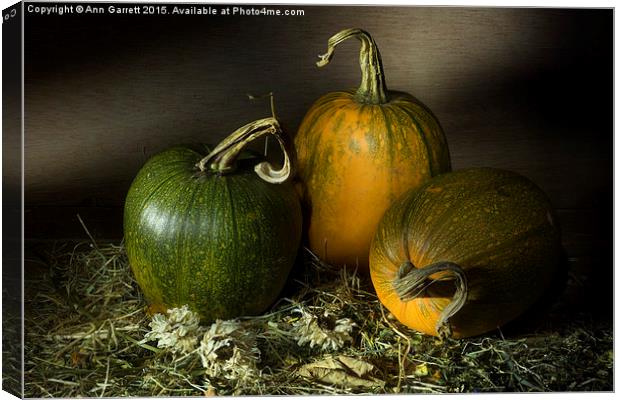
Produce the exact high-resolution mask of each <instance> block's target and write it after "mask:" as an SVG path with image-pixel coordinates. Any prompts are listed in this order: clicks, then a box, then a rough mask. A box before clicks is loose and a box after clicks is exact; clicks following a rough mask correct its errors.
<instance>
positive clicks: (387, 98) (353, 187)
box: [295, 29, 450, 271]
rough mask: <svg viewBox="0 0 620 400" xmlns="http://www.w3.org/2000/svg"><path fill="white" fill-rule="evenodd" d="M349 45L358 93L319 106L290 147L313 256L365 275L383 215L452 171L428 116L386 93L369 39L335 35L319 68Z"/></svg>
mask: <svg viewBox="0 0 620 400" xmlns="http://www.w3.org/2000/svg"><path fill="white" fill-rule="evenodd" d="M351 37H356V38H358V39H359V40H360V41H361V44H362V46H361V50H360V66H361V70H362V83H361V85H360V87H359V88H358V89H357V90H348V91H339V92H333V93H328V94H326V95H324V96H323V97H321V98H319V99H318V100H317V101H316V102H315V103H314V104H313V105H312V107H311V108H310V110H309V111H308V112H307V114H306V116H305V117H304V119H303V121H302V123H301V125H300V128H299V131H298V132H297V136H296V137H295V147H296V150H297V156H298V162H299V177H300V178H301V181H302V189H301V190H302V192H303V193H302V198H303V202H304V205H305V207H306V210H307V213H306V217H307V221H306V222H307V230H308V232H307V235H308V245H309V247H310V249H311V250H312V251H313V252H314V253H315V254H317V255H318V256H319V257H320V258H321V259H323V260H324V261H326V262H329V263H331V264H334V265H340V266H341V265H348V266H351V267H359V268H360V269H361V270H365V271H367V270H368V250H369V248H370V241H371V239H372V236H373V234H374V232H375V229H376V227H377V224H378V222H379V219H380V218H381V216H382V215H383V213H384V212H385V210H386V209H387V208H388V207H389V206H390V204H392V202H393V201H395V200H396V199H397V198H398V197H399V196H400V195H401V194H403V193H404V192H405V191H407V190H409V189H411V188H415V187H418V186H419V185H420V184H422V183H424V182H426V181H427V180H428V179H430V178H431V177H432V176H434V175H437V174H440V173H442V172H446V171H449V170H450V156H449V152H448V146H447V144H446V139H445V136H444V133H443V131H442V129H441V126H440V125H439V122H438V121H437V119H436V118H435V117H434V116H433V114H432V113H431V111H430V110H429V109H428V108H427V107H426V106H424V105H423V104H422V103H421V102H420V101H418V100H417V99H415V98H414V97H413V96H411V95H410V94H407V93H403V92H396V91H388V90H387V88H386V86H385V79H384V75H383V66H382V64H381V56H380V54H379V49H378V48H377V46H376V44H375V42H374V40H373V39H372V38H371V36H370V35H369V34H368V33H367V32H365V31H363V30H361V29H347V30H344V31H342V32H340V33H338V34H336V35H334V36H333V37H332V38H330V39H329V42H328V52H327V54H325V55H323V56H321V61H319V62H318V63H317V65H319V66H323V65H326V64H327V63H328V62H329V60H330V58H331V57H332V55H333V52H334V48H335V47H336V46H337V45H338V44H339V43H340V42H342V41H344V40H346V39H349V38H351Z"/></svg>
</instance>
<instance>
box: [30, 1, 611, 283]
mask: <svg viewBox="0 0 620 400" xmlns="http://www.w3.org/2000/svg"><path fill="white" fill-rule="evenodd" d="M216 7H222V6H216ZM273 8H276V7H275V6H274V7H273ZM277 8H281V9H284V8H295V9H304V12H305V15H304V16H303V17H264V16H260V17H230V16H229V17H227V16H193V17H188V16H159V17H158V16H110V15H105V16H95V15H88V16H87V15H81V16H77V15H63V16H62V17H58V16H47V17H42V16H41V17H40V16H34V15H28V14H27V15H26V20H25V33H26V37H25V45H26V49H25V63H26V64H25V95H26V96H25V112H26V114H25V124H26V125H25V146H26V147H25V154H26V158H25V183H26V186H25V199H26V204H27V206H28V207H27V210H26V237H30V238H38V239H54V238H59V237H63V236H72V235H78V236H79V235H82V234H83V233H82V228H81V226H80V224H79V223H78V221H77V219H76V218H75V214H76V213H77V212H80V213H81V215H82V216H83V217H84V219H85V220H86V221H85V222H86V223H87V225H89V227H90V228H91V230H93V231H94V232H96V233H97V234H98V235H99V236H100V237H112V238H119V237H120V236H121V235H122V232H121V222H122V219H121V215H122V213H121V211H120V210H121V209H120V207H121V206H122V204H123V200H124V195H125V193H126V191H127V188H128V186H129V184H130V182H131V180H132V178H133V177H134V176H135V174H136V172H137V171H138V169H139V168H140V166H141V165H142V164H143V163H144V161H145V160H146V159H147V158H148V157H149V156H150V155H152V154H154V153H155V152H157V151H160V150H162V149H164V148H166V147H168V146H171V145H173V144H177V143H183V142H196V141H204V142H215V141H218V140H219V139H221V138H223V137H224V136H225V135H227V134H229V133H230V132H232V130H234V129H235V128H237V127H239V126H241V125H242V124H245V123H246V122H249V121H250V120H253V119H256V118H259V117H263V116H266V115H267V113H268V112H269V108H268V105H267V102H266V101H265V102H261V101H258V102H250V101H248V99H247V97H246V93H257V94H260V93H266V92H269V91H273V92H275V95H276V103H277V111H278V114H279V116H280V117H281V119H282V121H283V122H284V125H285V126H286V127H287V128H288V130H289V131H290V132H291V133H293V134H294V132H295V130H296V128H297V126H298V124H299V122H300V120H301V118H302V117H303V115H304V112H305V110H306V109H307V108H308V107H309V106H310V104H311V103H312V102H313V101H314V100H315V99H316V98H317V97H318V96H320V95H322V94H324V93H326V92H329V91H332V90H336V89H341V88H348V87H354V86H356V85H357V84H358V82H359V67H358V64H357V63H358V49H359V47H358V46H359V43H358V42H357V41H351V42H350V43H349V42H347V43H343V44H342V45H341V46H340V47H339V48H338V50H337V52H336V55H335V57H334V59H333V60H332V62H331V64H330V65H328V66H327V67H325V68H323V69H319V68H317V67H315V64H314V63H315V61H316V59H317V58H316V56H317V55H318V54H320V53H323V52H324V50H325V45H326V41H327V39H328V37H329V36H331V35H332V34H333V33H335V32H337V31H338V30H340V29H343V28H346V27H361V28H364V29H366V30H368V31H369V32H371V33H372V34H373V36H374V38H375V40H376V42H377V43H378V45H379V47H380V49H381V52H382V56H383V62H384V67H385V71H386V76H387V84H388V87H390V88H393V89H398V90H402V91H407V92H410V93H412V94H414V95H415V96H416V97H418V98H420V99H421V100H422V101H424V102H425V103H426V104H427V105H428V106H429V107H430V108H431V109H432V110H433V111H434V113H435V114H436V115H437V116H438V118H439V119H440V121H441V123H442V125H443V127H444V129H445V132H446V135H447V138H448V141H449V145H450V151H451V154H452V160H453V167H454V168H465V167H471V166H490V167H499V168H507V169H511V170H515V171H517V172H520V173H522V174H524V175H526V176H528V177H529V178H531V179H532V180H534V181H535V182H536V183H538V184H539V185H540V186H541V187H542V188H543V189H544V190H545V191H546V192H547V193H548V194H549V196H550V198H551V200H552V201H553V203H554V205H555V207H556V208H557V209H558V213H559V215H560V220H561V222H562V224H563V230H564V241H565V245H566V247H567V250H568V252H569V255H570V256H571V257H572V259H573V260H574V261H575V260H585V261H583V263H585V264H586V265H588V266H589V267H588V268H598V269H600V270H604V271H607V272H606V275H605V276H611V271H612V264H611V257H612V247H611V246H612V241H611V237H612V229H613V225H612V207H613V203H612V174H613V172H612V170H613V169H612V164H613V147H612V144H613V122H612V121H613V114H612V113H613V111H612V108H613V87H612V86H613V85H612V84H613V56H612V54H613V40H612V37H613V36H612V33H613V11H612V10H587V9H580V10H570V9H538V8H526V9H510V8H459V7H437V8H422V7H399V8H390V7H373V6H367V7H335V6H330V7H318V6H313V7H310V6H301V5H297V6H289V7H285V6H279V7H277ZM579 262H582V261H579ZM601 263H602V264H604V265H599V264H601ZM597 271H598V270H597ZM604 280H605V279H603V281H604Z"/></svg>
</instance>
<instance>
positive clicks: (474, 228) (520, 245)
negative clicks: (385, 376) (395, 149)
mask: <svg viewBox="0 0 620 400" xmlns="http://www.w3.org/2000/svg"><path fill="white" fill-rule="evenodd" d="M552 214H553V213H552V208H551V204H550V203H549V200H548V199H547V197H546V196H545V194H544V193H543V192H542V191H541V190H540V189H539V188H538V187H537V186H535V185H534V184H533V183H532V182H530V181H529V180H527V179H526V178H524V177H522V176H520V175H518V174H516V173H513V172H508V171H502V170H496V169H490V168H479V169H469V170H463V171H458V172H451V173H447V174H443V175H440V176H438V177H435V178H433V179H432V180H431V181H429V182H427V183H426V184H425V185H423V186H422V187H421V188H419V189H418V190H413V191H411V192H409V193H407V194H405V195H404V196H403V197H402V198H401V199H399V200H398V201H397V202H396V203H394V205H393V206H392V207H391V208H390V209H389V210H388V211H387V212H386V213H385V216H384V217H383V218H382V220H381V222H380V224H379V226H378V228H377V232H376V235H375V237H374V239H373V242H372V246H371V250H370V276H371V278H372V282H373V285H374V287H375V290H376V292H377V296H378V297H379V300H380V301H381V302H382V303H383V305H385V306H386V307H387V308H388V310H390V312H392V314H394V316H395V317H396V318H397V319H398V320H399V321H400V322H402V323H403V324H405V325H407V326H408V327H410V328H412V329H415V330H417V331H420V332H424V333H426V334H429V335H434V336H449V337H454V338H461V337H468V336H475V335H479V334H482V333H484V332H488V331H490V330H493V329H495V328H497V327H499V326H502V325H503V324H505V323H506V322H508V321H510V320H512V319H514V318H516V317H517V316H519V315H520V314H521V313H523V312H524V311H525V310H526V309H527V308H528V307H530V306H531V305H532V304H534V303H535V302H536V301H538V300H539V299H540V298H541V297H542V295H543V294H544V293H545V292H546V291H547V290H548V289H549V288H550V287H551V286H552V283H553V279H555V277H556V276H557V275H556V273H557V272H558V271H559V270H558V266H559V265H560V263H561V257H562V247H561V243H560V235H559V231H558V229H557V228H556V226H555V225H554V220H553V216H552ZM455 283H456V285H455Z"/></svg>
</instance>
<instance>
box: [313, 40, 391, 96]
mask: <svg viewBox="0 0 620 400" xmlns="http://www.w3.org/2000/svg"><path fill="white" fill-rule="evenodd" d="M351 37H356V38H357V39H359V41H360V42H361V43H362V47H361V48H360V68H361V70H362V82H361V84H360V87H359V88H358V89H357V93H356V94H355V98H356V101H358V102H359V103H365V104H384V103H387V102H388V100H389V98H388V90H387V87H386V85H385V76H384V74H383V63H382V62H381V53H379V48H378V47H377V44H376V43H375V41H374V39H373V38H372V36H370V34H369V33H368V32H366V31H364V30H362V29H359V28H351V29H345V30H343V31H340V32H338V33H337V34H335V35H334V36H332V37H331V38H329V40H328V41H327V53H325V54H323V55H320V56H319V58H320V61H318V62H317V63H316V65H317V66H319V67H323V66H325V65H327V64H328V63H329V62H330V60H331V58H332V56H333V54H334V50H335V48H336V46H337V45H338V44H340V43H341V42H343V41H345V40H347V39H349V38H351Z"/></svg>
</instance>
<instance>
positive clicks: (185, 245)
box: [175, 178, 200, 306]
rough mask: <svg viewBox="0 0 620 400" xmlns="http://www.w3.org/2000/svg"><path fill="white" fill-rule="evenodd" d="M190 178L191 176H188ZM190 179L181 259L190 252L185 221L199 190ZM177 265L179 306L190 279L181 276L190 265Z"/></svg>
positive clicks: (188, 226)
mask: <svg viewBox="0 0 620 400" xmlns="http://www.w3.org/2000/svg"><path fill="white" fill-rule="evenodd" d="M190 179H191V178H190ZM192 183H193V182H192V181H191V180H190V181H189V182H188V184H187V186H188V187H190V188H191V192H192V194H191V196H190V198H189V201H188V202H187V209H186V210H185V213H184V215H183V222H182V224H183V225H184V226H185V229H184V230H183V232H182V234H183V236H184V238H183V239H180V240H179V244H180V245H182V246H183V249H182V251H181V250H179V254H184V256H183V259H184V260H187V254H188V253H189V252H190V249H189V240H188V239H187V238H188V237H189V236H190V234H191V232H188V231H189V230H190V225H189V224H187V221H188V220H189V219H190V217H191V214H192V204H194V199H195V198H196V192H198V191H199V190H200V188H196V187H192V186H195V185H192ZM179 236H181V232H179ZM179 265H180V266H181V268H178V269H177V276H176V278H175V279H176V281H177V294H178V295H177V296H179V297H177V300H176V301H177V304H178V305H179V306H181V305H182V304H181V302H182V300H181V299H184V298H185V299H186V298H188V296H189V292H190V285H189V284H190V281H189V280H188V281H185V280H184V279H182V278H181V277H183V276H188V275H187V273H188V270H189V269H190V266H189V264H188V263H187V262H182V263H179Z"/></svg>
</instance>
